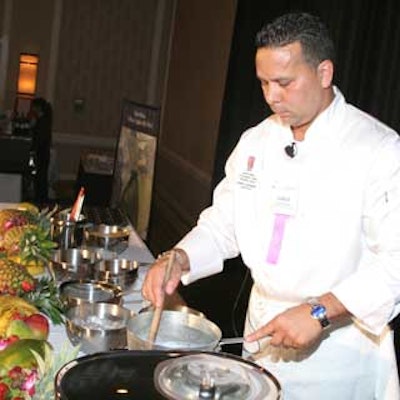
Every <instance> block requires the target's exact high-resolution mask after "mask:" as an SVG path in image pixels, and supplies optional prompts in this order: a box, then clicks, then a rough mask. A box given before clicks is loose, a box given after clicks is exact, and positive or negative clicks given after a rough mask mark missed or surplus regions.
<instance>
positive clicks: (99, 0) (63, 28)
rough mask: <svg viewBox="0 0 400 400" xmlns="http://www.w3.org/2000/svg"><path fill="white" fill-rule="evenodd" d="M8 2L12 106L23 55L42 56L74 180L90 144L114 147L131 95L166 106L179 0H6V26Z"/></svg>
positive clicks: (44, 82)
mask: <svg viewBox="0 0 400 400" xmlns="http://www.w3.org/2000/svg"><path fill="white" fill-rule="evenodd" d="M7 3H8V4H9V5H11V7H10V8H11V15H10V18H11V27H10V30H9V32H8V38H9V48H10V51H9V57H8V66H7V75H6V76H7V78H6V88H5V95H4V99H5V104H4V107H5V108H6V109H10V108H12V107H13V104H14V99H15V89H16V80H17V72H18V57H19V53H21V52H32V53H37V54H39V56H40V61H39V75H38V86H37V95H40V96H44V97H47V98H49V96H51V100H52V104H53V108H54V126H53V128H54V129H53V142H54V146H55V148H56V150H57V159H58V163H59V170H60V176H61V177H62V178H69V179H74V178H75V176H76V173H77V169H78V161H79V154H80V152H81V150H82V149H85V148H99V149H103V148H105V149H109V150H113V149H114V146H115V141H116V138H117V136H118V133H119V123H120V113H121V104H122V99H123V98H127V99H130V100H134V101H138V102H144V103H147V104H154V105H159V104H160V102H161V97H162V88H163V85H164V73H165V68H166V58H167V56H166V55H167V45H168V42H169V33H170V23H171V19H172V18H171V14H172V12H173V5H174V0H112V1H110V0H84V1H82V0H35V1H32V0H0V13H1V14H0V21H1V23H2V24H3V21H4V17H5V12H6V11H5V10H7V7H6V5H7ZM10 8H8V10H10ZM3 32H4V30H3ZM154 63H156V67H154ZM53 68H54V69H53ZM53 76H54V81H53V82H52V81H51V80H52V77H53ZM149 88H152V89H151V90H150V91H149ZM76 100H82V101H83V107H82V108H79V109H78V108H77V107H75V102H76Z"/></svg>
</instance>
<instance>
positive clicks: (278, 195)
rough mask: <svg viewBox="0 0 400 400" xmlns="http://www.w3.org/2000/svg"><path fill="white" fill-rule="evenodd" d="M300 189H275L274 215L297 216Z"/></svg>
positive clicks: (273, 197) (273, 199) (286, 187)
mask: <svg viewBox="0 0 400 400" xmlns="http://www.w3.org/2000/svg"><path fill="white" fill-rule="evenodd" d="M298 197H299V196H298V188H297V187H294V186H280V187H274V188H273V196H272V202H273V204H272V210H273V212H274V214H282V215H291V216H294V215H296V212H297V203H298Z"/></svg>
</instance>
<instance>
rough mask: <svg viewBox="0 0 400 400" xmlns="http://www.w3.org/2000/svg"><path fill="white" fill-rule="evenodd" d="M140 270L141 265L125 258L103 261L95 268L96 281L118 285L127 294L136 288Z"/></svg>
mask: <svg viewBox="0 0 400 400" xmlns="http://www.w3.org/2000/svg"><path fill="white" fill-rule="evenodd" d="M138 268H139V263H138V262H137V261H134V260H127V259H123V258H114V259H109V260H102V261H100V262H99V263H98V264H96V265H95V266H94V279H95V280H97V281H100V282H107V283H112V284H113V285H117V286H119V287H120V288H121V290H122V291H123V293H124V294H126V293H128V292H130V291H131V290H133V288H134V284H135V282H136V279H137V276H138Z"/></svg>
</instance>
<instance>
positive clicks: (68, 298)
mask: <svg viewBox="0 0 400 400" xmlns="http://www.w3.org/2000/svg"><path fill="white" fill-rule="evenodd" d="M59 293H60V299H61V301H62V302H63V303H64V305H65V307H66V308H67V309H68V308H71V307H74V306H77V305H79V304H83V303H114V304H121V302H122V291H121V289H120V288H119V287H118V286H116V285H112V284H110V283H104V282H96V281H90V280H74V281H66V282H63V283H61V285H60V287H59Z"/></svg>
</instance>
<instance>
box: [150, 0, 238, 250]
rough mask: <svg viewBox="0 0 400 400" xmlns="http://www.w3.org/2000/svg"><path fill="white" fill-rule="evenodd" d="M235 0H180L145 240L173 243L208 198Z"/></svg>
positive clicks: (158, 245)
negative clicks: (152, 196) (150, 210)
mask: <svg viewBox="0 0 400 400" xmlns="http://www.w3.org/2000/svg"><path fill="white" fill-rule="evenodd" d="M235 11H236V1H235V0H219V1H218V2H216V1H214V0H194V1H190V2H188V1H185V0H180V1H178V3H177V9H176V18H175V23H174V36H173V41H172V49H171V60H170V64H169V74H168V83H167V89H166V98H165V102H164V114H163V123H162V131H161V136H160V141H159V149H158V155H157V161H156V177H155V185H154V200H153V208H152V217H151V222H150V238H149V244H150V247H151V249H152V250H153V251H154V252H155V253H158V252H159V251H163V250H165V249H166V248H168V247H169V246H171V245H173V244H175V242H176V241H177V240H179V238H180V237H181V236H182V235H183V234H184V233H186V232H187V231H188V230H189V229H190V228H191V227H192V226H193V225H194V223H195V222H196V220H197V217H198V214H199V212H200V211H201V210H202V209H203V208H204V207H205V206H207V205H208V204H209V203H210V199H211V181H212V175H213V167H214V158H215V149H216V141H217V138H218V134H219V131H218V129H219V122H220V116H221V109H222V101H223V96H224V89H225V80H226V74H227V69H228V61H229V54H230V47H231V39H232V34H233V26H234V18H235Z"/></svg>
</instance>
